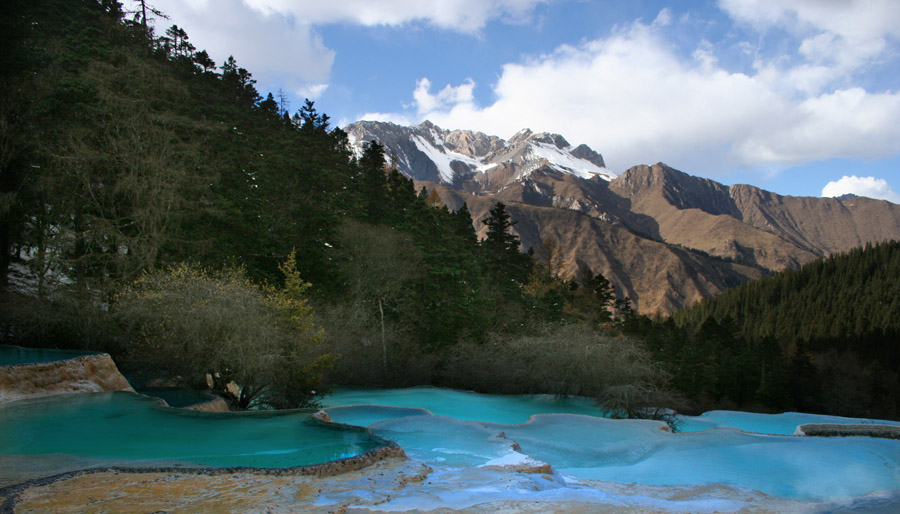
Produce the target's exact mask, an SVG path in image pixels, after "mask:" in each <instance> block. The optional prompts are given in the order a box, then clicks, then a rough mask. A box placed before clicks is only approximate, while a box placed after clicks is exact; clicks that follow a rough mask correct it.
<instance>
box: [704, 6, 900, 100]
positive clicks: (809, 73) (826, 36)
mask: <svg viewBox="0 0 900 514" xmlns="http://www.w3.org/2000/svg"><path fill="white" fill-rule="evenodd" d="M719 6H720V7H721V8H722V9H723V10H725V11H726V12H727V13H728V14H729V15H730V16H731V17H732V18H734V19H735V20H737V21H738V22H742V23H747V24H749V25H751V26H753V27H754V28H755V29H756V30H758V31H760V32H763V33H764V32H766V31H769V30H773V29H778V30H784V31H787V32H788V33H790V34H792V35H794V36H796V37H798V38H801V39H802V41H801V43H800V46H799V48H798V51H799V53H800V55H802V56H803V57H805V58H806V59H807V60H808V64H807V65H806V66H804V67H802V68H801V69H800V70H797V71H799V73H793V74H788V75H787V76H786V77H787V78H790V77H792V76H793V77H795V78H796V79H797V83H796V84H795V85H796V87H798V89H800V90H801V91H806V92H809V93H816V92H818V91H820V90H821V88H824V87H825V86H827V85H828V84H829V83H831V82H833V81H835V80H839V79H841V78H842V77H844V76H845V75H846V74H848V73H852V72H854V71H856V70H858V69H860V68H863V67H864V66H866V65H867V64H869V63H871V62H872V61H873V60H875V59H877V58H878V57H879V56H880V55H882V53H883V52H884V51H885V49H886V48H887V47H888V45H889V42H890V41H892V40H896V39H898V38H900V9H898V8H897V2H896V0H842V1H822V0H779V1H778V2H772V1H770V0H719ZM779 57H781V56H779ZM807 67H808V68H809V69H805V68H807ZM812 79H815V80H812Z"/></svg>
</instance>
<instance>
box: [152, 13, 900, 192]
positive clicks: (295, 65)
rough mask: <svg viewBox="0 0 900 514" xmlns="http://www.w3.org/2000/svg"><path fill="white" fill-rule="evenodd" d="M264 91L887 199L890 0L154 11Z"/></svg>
mask: <svg viewBox="0 0 900 514" xmlns="http://www.w3.org/2000/svg"><path fill="white" fill-rule="evenodd" d="M154 5H155V6H156V7H157V8H159V9H161V10H162V11H164V12H166V13H168V14H169V15H170V17H171V18H170V20H168V21H166V20H159V21H158V22H157V26H158V30H161V29H162V28H164V27H165V26H168V25H170V24H172V23H175V24H178V25H179V26H181V27H183V28H185V29H186V30H187V32H188V34H189V36H190V38H191V41H192V42H193V43H194V45H195V46H196V47H197V48H198V49H206V50H208V51H209V52H210V54H211V55H212V57H213V58H214V59H215V60H216V61H217V62H219V63H221V62H222V61H223V60H224V59H225V58H226V57H227V56H228V55H234V56H235V58H236V59H237V61H238V63H239V64H240V65H241V66H243V67H245V68H247V69H248V70H250V72H251V73H253V75H254V77H255V78H256V79H257V81H258V89H259V90H260V92H261V93H263V94H265V93H267V92H269V91H272V92H277V91H278V90H282V91H284V92H285V93H287V95H288V98H289V100H290V102H291V110H296V109H297V108H299V107H300V105H301V104H302V101H303V98H306V97H309V98H311V99H313V100H315V102H316V105H317V107H318V108H319V110H320V111H321V112H324V113H326V114H328V115H329V116H331V117H332V119H333V120H334V121H335V122H336V123H338V124H340V125H344V124H347V123H350V122H353V121H356V120H358V119H376V120H383V121H394V122H397V123H403V124H416V123H420V122H421V121H424V120H425V119H429V120H431V121H432V122H434V123H436V124H437V125H439V126H441V127H443V128H447V129H457V128H461V129H472V130H480V131H483V132H486V133H488V134H493V135H497V136H500V137H503V138H508V137H510V136H511V135H512V134H513V133H515V132H516V131H518V130H519V129H521V128H526V127H527V128H531V129H532V130H534V131H536V132H537V131H547V132H557V133H560V134H562V135H564V136H565V137H566V138H567V139H568V140H569V141H570V142H571V143H573V144H580V143H586V144H588V145H589V146H591V147H592V148H593V149H595V150H597V151H598V152H600V153H601V154H603V156H604V158H605V159H606V161H607V165H608V166H609V167H610V168H611V169H612V170H613V171H615V172H619V173H620V172H622V171H624V170H625V169H627V168H629V167H631V166H633V165H636V164H652V163H655V162H658V161H662V162H665V163H667V164H669V165H670V166H673V167H675V168H678V169H681V170H683V171H685V172H687V173H690V174H693V175H698V176H704V177H709V178H712V179H714V180H717V181H720V182H723V183H726V184H735V183H748V184H753V185H756V186H759V187H762V188H764V189H767V190H770V191H774V192H777V193H781V194H790V195H797V196H821V195H823V193H824V194H826V195H839V194H843V193H848V192H853V193H856V194H863V195H867V196H872V197H879V198H885V199H890V200H891V201H894V202H896V203H900V195H898V191H900V2H897V1H896V0H829V1H824V0H783V1H777V2H776V1H770V0H719V1H705V2H704V1H697V2H684V1H683V2H671V1H670V2H662V1H631V2H622V1H587V0H435V1H432V2H429V1H426V0H390V1H375V0H333V1H331V2H323V1H321V0H318V1H311V0H302V1H296V0H295V1H291V0H216V1H213V0H157V1H156V2H155V3H154Z"/></svg>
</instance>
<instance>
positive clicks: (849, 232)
mask: <svg viewBox="0 0 900 514" xmlns="http://www.w3.org/2000/svg"><path fill="white" fill-rule="evenodd" d="M729 194H730V196H731V198H732V199H733V201H734V204H735V206H736V207H737V209H738V210H739V212H740V215H741V219H742V220H743V222H744V223H746V224H748V225H752V226H754V227H757V228H760V229H762V230H765V231H767V232H771V233H773V234H777V235H778V236H779V237H781V238H783V239H785V240H787V241H790V242H792V243H794V244H796V245H797V246H799V247H801V248H804V249H807V250H809V251H811V252H814V253H816V254H818V255H821V256H827V255H831V254H834V253H839V252H846V251H848V250H850V249H852V248H855V247H858V246H862V245H864V244H865V243H876V242H881V241H888V240H892V239H900V205H897V204H893V203H890V202H888V201H885V200H873V199H871V198H864V197H852V198H847V199H842V200H838V199H835V198H811V197H793V196H781V195H777V194H775V193H770V192H768V191H764V190H762V189H759V188H756V187H753V186H747V185H736V186H731V187H730V188H729Z"/></svg>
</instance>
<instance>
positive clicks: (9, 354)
mask: <svg viewBox="0 0 900 514" xmlns="http://www.w3.org/2000/svg"><path fill="white" fill-rule="evenodd" d="M98 353H99V352H86V351H82V350H56V349H49V348H22V347H21V346H9V345H0V366H12V365H16V364H33V363H36V362H54V361H64V360H68V359H74V358H75V357H81V356H82V355H96V354H98Z"/></svg>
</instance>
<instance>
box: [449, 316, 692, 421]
mask: <svg viewBox="0 0 900 514" xmlns="http://www.w3.org/2000/svg"><path fill="white" fill-rule="evenodd" d="M449 361H450V363H449V365H448V367H447V368H446V369H445V370H444V371H445V375H444V377H445V380H446V381H447V382H448V385H452V386H455V387H468V388H474V389H478V390H482V391H486V392H496V393H545V394H555V395H557V396H567V395H577V396H587V397H592V398H596V399H597V400H598V401H599V402H600V404H601V405H603V406H604V407H606V408H607V409H609V410H610V412H611V414H612V415H613V416H621V417H630V418H655V419H666V418H667V416H669V414H670V413H671V411H668V410H666V409H664V407H669V406H671V405H673V403H675V402H676V401H677V398H676V397H675V396H674V395H673V394H672V393H671V391H670V388H669V379H670V377H669V375H668V373H666V372H665V371H664V370H663V369H662V368H661V367H660V366H659V365H658V364H657V363H655V362H654V361H653V359H652V357H651V356H650V354H649V352H647V350H646V349H644V348H643V346H642V345H641V344H640V343H639V342H637V341H635V340H633V339H629V338H626V337H621V336H613V335H608V334H604V333H602V332H598V331H597V330H596V329H595V328H593V327H591V326H589V325H586V324H567V325H544V326H543V327H541V328H540V329H539V330H538V331H536V333H535V334H532V335H526V336H518V337H503V336H498V335H493V336H491V337H490V338H489V340H488V342H487V343H485V344H468V345H460V346H458V347H457V348H456V350H455V352H454V354H453V356H452V357H451V358H450V359H449Z"/></svg>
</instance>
